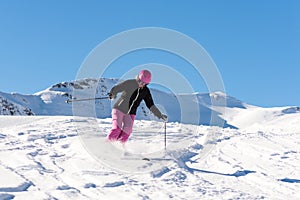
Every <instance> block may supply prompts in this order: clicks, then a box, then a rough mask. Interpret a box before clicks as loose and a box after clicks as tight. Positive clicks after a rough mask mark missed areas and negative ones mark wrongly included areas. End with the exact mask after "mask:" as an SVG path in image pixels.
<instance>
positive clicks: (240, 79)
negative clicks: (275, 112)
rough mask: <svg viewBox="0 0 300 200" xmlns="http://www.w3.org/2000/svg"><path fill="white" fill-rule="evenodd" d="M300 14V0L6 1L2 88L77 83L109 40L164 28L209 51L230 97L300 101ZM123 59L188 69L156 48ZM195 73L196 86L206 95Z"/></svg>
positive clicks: (0, 32) (0, 12)
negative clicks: (79, 73)
mask: <svg viewBox="0 0 300 200" xmlns="http://www.w3.org/2000/svg"><path fill="white" fill-rule="evenodd" d="M299 11H300V1H296V0H295V1H283V0H277V1H274V0H264V1H260V0H257V1H255V0H254V1H238V0H236V1H233V0H229V1H209V0H207V1H196V0H195V1H171V0H166V1H158V0H154V1H105V2H104V1H83V0H82V1H81V0H78V1H71V0H69V1H67V0H64V1H59V0H52V1H50V0H49V1H47V0H44V1H38V0H36V1H33V0H28V1H21V0H20V1H16V0H11V1H9V0H3V1H1V2H0V27H1V28H0V52H1V54H0V67H1V79H0V91H2V92H18V93H23V94H32V93H34V92H38V91H40V90H43V89H45V88H47V87H49V86H51V85H53V84H55V83H58V82H62V81H70V80H74V79H75V78H76V74H77V71H78V69H79V67H80V66H81V64H82V62H83V61H84V59H85V58H86V57H87V55H88V54H89V53H90V52H91V51H92V50H93V49H94V48H95V47H96V46H97V45H98V44H99V43H100V42H103V41H104V40H105V39H107V38H109V37H111V36H112V35H114V34H118V33H120V32H123V31H126V30H129V29H134V28H142V27H163V28H168V29H173V30H176V31H179V32H181V33H183V34H185V35H187V36H189V37H191V38H193V39H194V40H195V41H197V42H198V43H199V44H200V45H202V46H203V47H204V48H205V50H206V51H207V52H208V53H209V55H210V56H211V58H212V59H213V60H214V62H215V63H216V65H217V67H218V69H219V71H220V73H221V76H222V79H223V82H224V85H225V89H226V92H227V94H229V95H231V96H233V97H235V98H238V99H240V100H242V101H245V102H247V103H250V104H254V105H258V106H264V107H273V106H286V105H300V88H299V86H300V79H299V74H300V20H299V19H300V12H299ZM122 59H123V60H122ZM122 59H120V60H119V61H117V62H115V63H114V64H118V65H126V66H136V65H141V64H143V63H151V62H155V63H163V64H167V65H169V66H174V68H176V69H177V70H178V71H181V70H182V71H185V70H183V69H182V68H180V66H183V65H184V61H182V60H180V59H177V58H174V56H170V55H167V54H164V53H159V52H156V51H148V52H147V51H144V52H137V53H136V55H128V57H127V58H125V57H124V58H122ZM111 69H114V68H113V67H112V68H111ZM186 73H188V72H186ZM190 73H191V74H190V75H188V79H190V80H191V83H192V84H193V87H194V89H195V90H196V91H198V92H206V91H207V89H206V88H205V84H203V83H201V82H199V84H197V83H196V82H195V80H194V82H193V81H192V80H193V74H192V72H190ZM107 75H108V76H111V77H118V76H120V72H119V70H117V69H116V70H111V71H110V72H109V73H108V74H107Z"/></svg>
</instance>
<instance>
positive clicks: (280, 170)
mask: <svg viewBox="0 0 300 200" xmlns="http://www.w3.org/2000/svg"><path fill="white" fill-rule="evenodd" d="M117 81H118V80H117V79H105V78H101V79H99V80H96V79H82V80H77V81H72V82H62V83H58V84H55V85H53V86H51V87H49V88H47V89H45V90H44V91H41V92H38V93H36V94H33V95H22V94H17V93H12V94H8V93H2V92H0V108H1V109H0V158H1V159H0V199H1V200H8V199H22V200H23V199H80V200H81V199H109V200H114V199H118V200H119V199H134V200H135V199H143V200H146V199H180V200H184V199H187V200H193V199H195V200H196V199H197V200H198V199H300V192H299V191H300V185H299V184H300V171H299V169H300V149H299V145H300V142H299V141H300V126H299V124H300V108H299V107H296V106H286V107H274V108H262V107H258V106H252V105H249V104H247V103H245V102H242V101H240V100H238V99H235V98H233V97H230V96H228V95H227V94H225V93H222V92H212V93H193V94H176V95H175V94H170V93H165V92H162V91H159V90H155V89H153V88H152V89H151V92H152V95H153V98H154V101H155V103H156V105H157V106H158V107H159V108H160V109H161V110H162V111H163V113H166V114H167V115H168V116H169V122H168V123H167V124H166V130H167V131H166V136H167V144H166V150H165V142H164V141H165V140H164V136H165V135H164V123H163V122H161V121H159V120H158V119H157V118H156V117H154V116H153V115H152V114H150V113H149V110H148V109H147V108H146V106H145V104H141V106H140V107H139V109H138V113H137V118H136V121H135V125H134V128H133V133H132V135H131V137H130V140H129V141H128V142H127V144H126V145H122V144H120V143H118V142H114V143H110V142H107V141H106V134H107V133H108V132H109V131H110V128H111V118H110V113H111V105H112V103H113V102H111V101H110V100H108V99H104V100H97V101H87V102H77V103H73V104H71V103H70V104H67V103H66V102H65V101H66V100H67V99H71V98H77V99H79V98H94V97H103V96H106V95H107V93H108V92H109V90H110V88H111V87H112V86H113V85H114V84H116V83H117ZM1 115H2V116H1ZM8 115H14V116H8ZM31 115H35V116H31ZM73 115H74V116H73ZM143 158H148V159H150V161H149V160H144V159H143Z"/></svg>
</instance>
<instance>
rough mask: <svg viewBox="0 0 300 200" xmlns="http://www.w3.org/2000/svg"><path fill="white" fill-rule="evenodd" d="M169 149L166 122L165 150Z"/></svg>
mask: <svg viewBox="0 0 300 200" xmlns="http://www.w3.org/2000/svg"><path fill="white" fill-rule="evenodd" d="M166 150H167V122H165V151H166Z"/></svg>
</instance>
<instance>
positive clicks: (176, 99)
mask: <svg viewBox="0 0 300 200" xmlns="http://www.w3.org/2000/svg"><path fill="white" fill-rule="evenodd" d="M118 81H119V80H118V79H108V78H100V79H99V80H98V79H82V80H76V81H71V82H62V83H58V84H55V85H53V86H51V87H49V88H47V89H45V90H43V91H40V92H38V93H35V94H32V95H22V94H17V93H12V94H7V93H3V92H0V115H47V116H57V115H62V116H72V115H79V116H90V117H97V118H108V117H110V116H111V107H112V104H113V103H114V101H110V100H109V99H103V100H96V101H83V102H73V103H66V100H68V99H81V98H95V97H106V96H107V93H108V92H109V91H110V89H111V88H112V87H113V85H115V84H116V83H117V82H118ZM151 92H152V95H153V99H154V102H155V104H156V105H157V106H158V107H159V108H160V110H162V111H163V112H164V113H166V114H167V115H168V117H169V121H170V122H181V123H187V124H196V125H199V124H200V125H216V126H221V127H231V128H239V127H245V126H246V125H251V124H253V123H255V122H257V120H258V119H260V120H261V118H263V116H264V115H265V112H270V114H271V115H272V116H273V115H284V114H290V113H294V112H299V107H278V108H273V109H268V108H261V107H257V106H252V105H249V104H247V103H244V102H242V101H240V100H237V99H236V98H233V97H230V96H228V95H226V94H224V93H222V92H213V93H193V94H171V93H167V92H163V91H160V90H156V89H151ZM74 95H75V96H74ZM270 114H269V113H268V114H267V116H270ZM236 115H240V118H236V120H232V119H231V118H232V116H236ZM251 115H253V116H255V117H250V118H249V116H251ZM257 116H259V117H257ZM244 118H247V120H243V119H244ZM271 118H272V117H271ZM137 119H148V120H154V119H155V117H154V116H153V115H152V114H151V113H150V112H149V110H148V108H147V107H146V106H145V104H144V103H142V104H141V106H140V107H139V108H138V111H137ZM267 120H270V119H267ZM239 121H242V123H241V122H239Z"/></svg>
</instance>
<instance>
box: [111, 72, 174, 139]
mask: <svg viewBox="0 0 300 200" xmlns="http://www.w3.org/2000/svg"><path fill="white" fill-rule="evenodd" d="M150 81H151V72H150V71H148V70H142V71H140V73H139V74H138V75H137V76H136V79H130V80H126V81H124V82H121V83H119V84H118V85H115V86H114V87H113V88H112V89H111V91H110V93H109V98H110V99H114V98H116V95H117V93H119V92H122V95H121V97H120V98H119V99H118V100H117V102H116V103H115V104H114V106H113V109H112V129H111V131H110V133H109V134H108V136H107V139H108V140H109V141H120V142H121V143H123V144H124V143H125V142H127V140H128V138H129V136H130V134H131V132H132V127H133V122H134V119H135V116H136V111H137V108H138V106H139V105H140V103H141V101H142V100H144V101H145V103H146V105H147V107H148V108H149V109H150V111H151V112H152V113H153V114H154V115H155V116H156V117H158V118H159V119H163V120H164V121H165V122H166V121H167V119H168V118H167V116H166V115H164V114H162V113H161V112H160V111H159V109H158V108H157V107H156V106H155V105H154V102H153V99H152V96H151V93H150V90H149V88H148V87H147V85H148V84H149V83H150Z"/></svg>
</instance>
